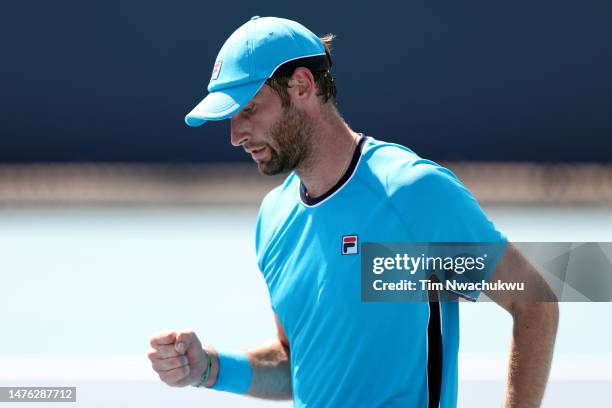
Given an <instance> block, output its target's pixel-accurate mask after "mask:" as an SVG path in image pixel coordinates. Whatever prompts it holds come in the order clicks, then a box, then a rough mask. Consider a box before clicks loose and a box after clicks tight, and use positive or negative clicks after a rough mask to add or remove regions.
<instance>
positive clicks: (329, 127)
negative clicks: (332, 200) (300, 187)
mask: <svg viewBox="0 0 612 408" xmlns="http://www.w3.org/2000/svg"><path fill="white" fill-rule="evenodd" d="M333 116H334V117H332V118H329V119H326V120H321V121H317V122H316V126H315V127H314V128H313V129H312V135H311V142H312V145H311V146H310V155H309V157H308V158H307V159H306V160H305V161H304V162H303V163H300V165H299V166H298V167H297V168H296V169H295V172H296V173H297V175H298V176H299V177H300V180H301V181H302V183H303V184H304V186H305V187H306V191H308V195H309V196H310V197H313V198H316V197H319V196H321V195H323V194H325V193H326V192H327V191H329V190H330V189H331V188H332V187H333V186H334V185H335V184H336V183H337V182H338V180H340V178H341V177H342V175H343V174H344V172H345V171H346V169H347V167H348V165H349V163H350V160H351V158H352V157H353V152H354V150H355V146H356V145H357V140H358V138H359V135H358V134H357V133H355V132H354V131H353V130H351V128H350V127H349V126H348V125H347V124H346V122H344V120H342V118H341V117H340V116H339V115H337V114H336V115H333Z"/></svg>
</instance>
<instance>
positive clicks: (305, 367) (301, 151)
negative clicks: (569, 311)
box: [149, 17, 558, 408]
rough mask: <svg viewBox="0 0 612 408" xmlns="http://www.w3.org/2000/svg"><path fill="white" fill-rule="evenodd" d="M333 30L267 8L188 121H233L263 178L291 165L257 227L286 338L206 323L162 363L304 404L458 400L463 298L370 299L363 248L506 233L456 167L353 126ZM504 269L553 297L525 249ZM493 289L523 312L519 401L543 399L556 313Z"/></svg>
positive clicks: (492, 238)
mask: <svg viewBox="0 0 612 408" xmlns="http://www.w3.org/2000/svg"><path fill="white" fill-rule="evenodd" d="M332 38H333V36H331V35H329V36H326V37H323V38H322V39H320V38H318V37H317V36H316V35H314V34H313V33H312V32H310V31H309V30H308V29H306V28H305V27H303V26H301V25H300V24H298V23H296V22H293V21H289V20H285V19H279V18H273V17H266V18H259V17H253V18H252V19H251V20H250V21H249V22H247V23H246V24H244V25H243V26H241V27H240V28H238V29H237V30H236V31H235V32H234V33H233V34H232V35H231V36H230V37H229V38H228V40H227V41H226V42H225V44H224V45H223V47H222V48H221V51H220V52H219V55H218V57H217V60H216V62H215V64H214V69H213V73H212V78H211V80H210V84H209V86H208V90H209V92H210V93H209V95H208V96H207V97H206V98H205V99H204V100H203V101H202V102H201V103H200V104H199V105H198V106H196V107H195V108H194V109H193V111H192V112H191V113H189V114H188V115H187V117H186V122H187V124H188V125H190V126H199V125H201V124H203V123H204V122H205V121H208V120H221V119H227V118H231V142H232V144H233V145H234V146H240V147H242V148H243V149H244V150H245V151H246V152H247V153H249V154H250V155H251V156H252V158H253V160H254V161H255V162H256V163H257V166H258V168H259V170H260V171H261V173H263V174H267V175H272V174H278V173H284V172H290V174H289V176H288V177H287V179H286V180H285V181H284V183H283V184H282V185H281V186H279V187H277V188H276V189H274V190H273V191H271V192H270V193H269V194H268V195H267V196H266V198H265V199H264V201H263V203H262V205H261V209H260V213H259V217H258V222H257V232H256V248H257V256H258V264H259V267H260V269H261V272H262V274H263V276H264V278H265V280H266V283H267V286H268V289H269V292H270V299H271V303H272V307H273V309H274V316H275V319H276V325H277V327H278V333H277V336H276V337H275V338H274V339H273V340H271V341H269V342H267V343H265V344H262V345H261V346H259V347H255V348H251V349H248V350H245V351H238V352H232V353H227V352H224V353H221V352H217V351H216V350H215V349H213V348H212V347H206V348H204V347H203V346H202V344H201V343H200V340H199V338H198V337H197V336H196V334H195V333H193V332H192V331H189V330H186V331H180V332H175V331H168V332H162V333H158V334H156V335H154V336H153V338H152V339H151V346H152V347H153V350H152V351H151V352H150V353H149V358H150V360H151V362H152V365H153V369H154V370H155V371H156V372H157V373H158V374H159V377H160V378H161V380H162V381H164V382H166V383H167V384H169V385H172V386H177V387H182V386H186V385H195V386H204V387H208V388H213V389H217V390H225V391H230V392H235V393H244V394H248V395H251V396H255V397H260V398H267V399H291V398H292V399H293V401H294V404H295V406H314V407H320V406H333V407H361V406H363V407H379V406H402V407H438V406H440V407H455V406H456V405H457V384H458V378H457V355H458V344H459V340H458V325H459V320H458V311H459V308H458V304H457V302H456V301H452V302H439V303H438V302H431V303H429V302H403V303H396V302H375V303H370V302H362V301H361V299H360V286H359V285H360V273H359V266H360V261H359V260H360V255H359V246H360V244H361V242H370V241H371V242H452V241H454V242H468V241H473V242H502V243H505V242H506V239H505V237H504V235H503V234H501V232H499V231H498V230H497V229H496V228H495V226H494V225H493V224H492V223H491V222H490V221H489V220H488V219H487V217H486V216H485V214H484V213H483V212H482V210H481V209H480V207H479V206H478V203H477V202H476V200H475V199H474V198H473V197H472V195H471V194H470V193H469V191H468V190H467V189H466V188H465V187H464V186H463V185H462V184H461V183H460V182H459V181H458V180H457V178H456V177H455V176H454V175H453V173H452V172H450V171H449V170H447V169H445V168H443V167H440V166H438V165H437V164H436V163H434V162H431V161H429V160H425V159H422V158H420V157H419V156H417V155H416V154H415V153H414V152H412V151H411V150H410V149H407V148H405V147H403V146H400V145H396V144H392V143H385V142H382V141H378V140H375V139H373V138H371V137H366V136H363V135H361V134H358V133H356V132H354V131H353V130H351V128H350V127H349V126H348V125H347V124H346V122H345V121H344V120H343V119H342V117H341V116H340V114H339V113H338V111H337V109H336V103H335V93H336V88H335V85H334V82H333V78H332V77H331V75H330V73H329V69H330V67H331V55H330V42H331V40H332ZM345 244H346V245H345ZM495 278H496V279H501V280H511V279H515V280H516V279H523V278H524V280H531V281H536V282H537V283H538V285H539V286H540V290H542V288H544V290H548V288H547V287H546V285H545V284H544V283H543V282H542V281H541V280H538V277H537V272H536V271H534V270H533V268H532V267H531V266H530V265H529V264H528V262H526V261H525V259H524V258H523V257H522V256H521V255H520V254H519V253H518V252H517V251H516V249H515V248H514V247H513V246H512V245H511V244H508V247H507V249H506V251H505V254H504V255H503V258H502V259H501V260H500V261H499V262H498V264H497V267H496V270H495ZM487 295H489V296H490V297H491V298H493V299H495V300H496V301H497V302H498V303H499V304H500V305H501V306H502V307H504V308H505V309H506V310H508V311H509V312H510V313H511V314H512V317H513V319H514V330H513V342H512V350H511V361H510V366H509V377H508V385H507V396H506V407H521V408H527V407H537V406H539V404H540V402H541V399H542V396H543V392H544V388H545V384H546V380H547V376H548V372H549V367H550V361H551V358H552V350H553V344H554V338H555V333H556V327H557V319H558V311H557V306H556V304H555V303H526V302H517V301H514V300H512V299H506V298H503V297H501V296H498V295H496V294H495V293H487ZM483 330H486V328H484V327H483Z"/></svg>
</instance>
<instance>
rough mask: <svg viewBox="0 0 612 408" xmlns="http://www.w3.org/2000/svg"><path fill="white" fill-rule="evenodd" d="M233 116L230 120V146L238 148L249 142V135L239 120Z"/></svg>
mask: <svg viewBox="0 0 612 408" xmlns="http://www.w3.org/2000/svg"><path fill="white" fill-rule="evenodd" d="M236 116H238V115H234V116H233V117H232V118H231V119H230V133H231V136H230V140H231V142H232V145H234V146H236V147H238V146H240V145H242V144H244V143H245V142H246V141H247V140H249V134H248V133H247V132H246V129H245V126H244V122H242V121H241V120H240V119H239V118H237V117H236Z"/></svg>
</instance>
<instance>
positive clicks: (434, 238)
mask: <svg viewBox="0 0 612 408" xmlns="http://www.w3.org/2000/svg"><path fill="white" fill-rule="evenodd" d="M389 183H390V184H389V186H388V187H389V189H390V190H391V191H392V192H393V202H394V206H395V208H396V210H397V211H398V212H399V213H400V214H401V217H402V218H403V220H404V223H405V225H406V228H407V230H408V235H409V239H410V241H412V242H428V243H429V242H431V243H441V242H447V243H451V242H452V243H459V242H464V243H488V244H498V245H492V246H490V248H491V250H489V251H488V252H489V256H490V258H489V259H488V261H487V269H486V272H485V273H483V275H481V276H480V277H479V278H482V279H484V280H488V279H489V278H490V276H491V274H492V273H493V271H494V269H495V266H496V265H497V263H498V261H499V259H501V256H503V253H504V252H505V248H506V244H507V238H506V236H505V235H504V234H503V233H502V232H501V231H500V230H499V229H497V227H496V226H495V225H494V224H493V222H491V220H490V219H489V218H488V217H487V215H486V214H485V213H484V211H483V210H482V208H481V207H480V205H479V204H478V201H477V200H476V199H475V198H474V196H473V195H472V193H471V192H470V191H469V190H468V189H467V188H466V187H465V186H464V185H463V183H461V181H460V180H459V179H458V178H457V177H456V176H455V175H454V174H453V172H452V171H450V170H449V169H447V168H444V167H442V166H439V165H437V164H436V163H434V162H431V161H428V160H423V159H420V160H418V161H416V162H414V163H412V164H410V165H406V166H403V167H402V171H401V174H400V175H398V176H396V177H394V178H393V179H389ZM462 278H464V279H465V278H467V276H463V277H462ZM479 293H480V292H479V291H470V292H469V293H461V294H462V295H465V296H464V297H468V298H470V299H471V300H475V299H476V298H477V297H478V295H479Z"/></svg>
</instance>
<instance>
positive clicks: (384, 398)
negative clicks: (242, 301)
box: [256, 136, 506, 408]
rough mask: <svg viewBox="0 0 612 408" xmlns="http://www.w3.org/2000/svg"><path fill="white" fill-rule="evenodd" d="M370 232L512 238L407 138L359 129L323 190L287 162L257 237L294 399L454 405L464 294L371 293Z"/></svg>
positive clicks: (414, 237) (397, 236)
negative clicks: (391, 298)
mask: <svg viewBox="0 0 612 408" xmlns="http://www.w3.org/2000/svg"><path fill="white" fill-rule="evenodd" d="M346 237H351V238H350V239H349V242H351V241H353V242H354V243H355V244H356V246H357V247H356V248H355V249H353V248H351V244H348V246H344V245H343V238H344V239H345V240H346ZM353 237H354V238H353ZM362 242H506V238H505V236H504V235H503V234H502V233H501V232H500V231H499V230H497V229H496V227H495V226H494V225H493V223H492V222H491V221H489V219H488V218H487V216H486V215H485V214H484V212H483V211H482V209H481V208H480V206H479V205H478V202H477V201H476V200H475V199H474V197H473V196H472V194H471V193H470V192H469V191H468V190H467V189H466V188H465V187H464V186H463V184H462V183H461V182H460V181H459V180H458V179H457V177H456V176H455V175H454V174H453V173H452V172H451V171H450V170H448V169H446V168H444V167H441V166H439V165H438V164H436V163H434V162H432V161H430V160H425V159H422V158H420V157H419V156H418V155H417V154H416V153H414V152H413V151H412V150H410V149H408V148H406V147H404V146H401V145H398V144H393V143H387V142H383V141H379V140H375V139H373V138H371V137H365V136H361V138H360V140H359V143H358V145H357V147H356V148H355V153H354V155H353V158H352V161H351V163H350V165H349V168H348V170H347V171H346V173H345V174H344V175H343V177H342V178H341V180H340V181H339V182H338V183H337V184H336V185H335V186H334V187H333V188H332V189H331V190H330V191H328V192H327V193H326V194H324V195H323V196H321V197H318V198H312V197H309V196H308V193H307V191H306V189H305V187H304V185H303V184H302V183H301V182H300V179H299V177H298V176H297V174H295V172H292V173H291V174H289V176H288V177H287V178H286V179H285V181H284V182H283V184H282V185H280V186H278V187H277V188H275V189H274V190H272V191H271V192H270V193H268V194H267V195H266V197H265V198H264V200H263V202H262V204H261V208H260V211H259V216H258V220H257V228H256V249H257V257H258V264H259V267H260V270H261V272H262V274H263V276H264V278H265V280H266V284H267V286H268V290H269V292H270V300H271V304H272V308H273V309H274V311H275V313H276V314H277V315H278V318H279V320H280V322H281V324H282V326H283V328H284V329H285V333H286V334H287V338H288V340H289V347H290V359H291V380H292V390H293V401H294V406H296V407H368V408H372V407H411V408H412V407H419V408H420V407H438V406H439V407H442V408H451V407H453V408H454V407H456V405H457V355H458V351H459V306H458V303H457V302H456V301H451V302H448V301H445V302H439V303H438V302H431V303H429V302H404V303H397V302H362V301H361V287H360V255H359V253H360V250H359V245H360V244H361V243H362ZM343 252H344V253H345V254H343Z"/></svg>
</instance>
